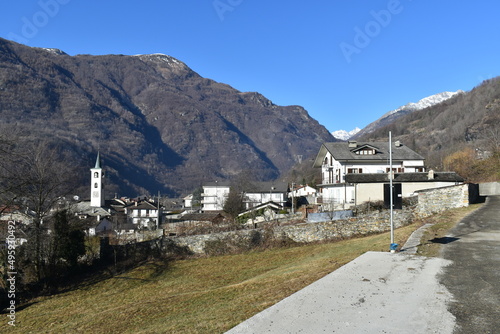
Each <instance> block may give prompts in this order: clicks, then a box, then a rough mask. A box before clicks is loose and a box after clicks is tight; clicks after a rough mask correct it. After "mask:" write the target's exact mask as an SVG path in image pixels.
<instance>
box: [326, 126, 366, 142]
mask: <svg viewBox="0 0 500 334" xmlns="http://www.w3.org/2000/svg"><path fill="white" fill-rule="evenodd" d="M359 131H361V129H360V128H358V127H356V128H355V129H354V130H351V131H349V132H347V131H346V130H337V131H333V132H332V135H333V137H335V138H336V139H339V140H349V139H350V138H351V137H352V136H354V135H355V134H356V133H358V132H359Z"/></svg>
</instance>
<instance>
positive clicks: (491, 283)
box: [439, 197, 500, 334]
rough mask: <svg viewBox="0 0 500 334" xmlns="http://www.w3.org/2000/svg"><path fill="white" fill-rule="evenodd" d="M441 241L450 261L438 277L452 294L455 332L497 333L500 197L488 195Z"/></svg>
mask: <svg viewBox="0 0 500 334" xmlns="http://www.w3.org/2000/svg"><path fill="white" fill-rule="evenodd" d="M443 242H444V243H445V244H444V247H443V252H442V257H443V258H444V259H447V260H451V261H452V264H450V265H449V266H448V267H446V268H445V269H444V271H443V274H442V275H441V276H440V279H439V280H440V282H441V283H442V284H443V285H444V286H446V287H447V289H448V290H449V291H450V292H451V293H452V295H453V301H452V302H451V303H450V304H449V310H450V311H451V313H452V314H453V315H454V316H455V318H456V325H457V329H456V330H455V332H454V334H462V333H463V334H465V333H467V334H470V333H481V334H486V333H500V197H489V198H488V199H487V201H486V204H485V205H484V206H483V207H482V208H481V209H479V210H477V211H475V212H474V213H473V214H471V215H469V216H468V217H466V218H464V219H463V220H462V221H461V222H460V223H459V224H458V225H457V226H456V227H455V228H454V229H453V230H452V231H451V233H450V234H449V236H448V238H447V239H446V240H443Z"/></svg>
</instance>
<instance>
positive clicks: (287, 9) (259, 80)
mask: <svg viewBox="0 0 500 334" xmlns="http://www.w3.org/2000/svg"><path fill="white" fill-rule="evenodd" d="M499 13H500V2H498V1H494V0H488V1H484V0H476V1H456V0H455V1H449V0H440V1H431V0H315V1H310V2H306V1H297V0H287V1H284V0H283V1H282V0H276V1H269V0H183V1H181V0H158V1H153V0H141V1H133V0H120V1H116V0H106V1H102V0H100V1H97V0H85V1H83V0H21V1H2V3H1V4H0V37H2V38H6V39H9V40H13V41H16V42H20V43H22V44H25V45H28V46H34V47H44V48H58V49H61V50H63V51H64V52H66V53H68V54H70V55H77V54H92V55H103V54H125V55H135V54H149V53H163V54H167V55H170V56H173V57H175V58H177V59H179V60H181V61H183V62H184V63H186V64H187V65H188V66H189V67H190V68H191V69H193V70H194V71H196V72H197V73H198V74H200V75H201V76H203V77H206V78H210V79H213V80H215V81H218V82H223V83H226V84H229V85H231V86H232V87H234V88H235V89H237V90H239V91H256V92H259V93H261V94H263V95H264V96H265V97H267V98H268V99H270V100H271V101H273V102H274V103H275V104H278V105H300V106H303V107H304V108H305V109H306V110H307V111H308V112H309V114H310V115H311V116H312V117H313V118H315V119H316V120H318V121H319V123H321V124H322V125H324V126H325V127H326V128H327V129H328V130H329V131H335V130H339V129H344V130H348V131H349V130H352V129H353V128H355V127H360V128H363V127H364V126H366V125H368V124H369V123H371V122H373V121H375V120H376V119H378V118H379V117H380V116H382V115H383V114H385V113H386V112H388V111H390V110H393V109H396V108H398V107H399V106H401V105H404V104H406V103H408V102H417V101H418V100H420V99H422V98H424V97H427V96H430V95H433V94H437V93H440V92H443V91H457V90H459V89H461V90H465V91H469V90H471V89H473V88H474V87H475V86H477V85H479V84H480V83H481V82H482V81H484V80H486V79H490V78H493V77H496V76H499V75H500V70H499V66H498V62H499V61H500V57H499V55H500V37H499V36H500V35H499V32H500V20H499V19H498V16H499Z"/></svg>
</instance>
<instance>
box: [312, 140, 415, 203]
mask: <svg viewBox="0 0 500 334" xmlns="http://www.w3.org/2000/svg"><path fill="white" fill-rule="evenodd" d="M389 160H390V159H389V143H388V142H371V143H361V142H360V143H358V142H356V141H349V142H334V143H324V144H323V145H321V148H320V150H319V152H318V154H317V156H316V159H315V161H314V164H313V166H314V167H315V168H321V177H322V183H321V184H320V185H319V187H320V191H321V196H320V197H319V198H318V202H319V204H322V205H323V206H324V207H325V208H326V207H330V208H328V210H331V209H333V208H338V207H342V208H346V207H349V206H351V205H354V204H355V203H356V196H357V194H356V188H355V186H354V184H353V183H350V182H348V181H347V180H346V176H347V175H350V174H384V173H385V174H387V173H389V172H391V165H390V162H389ZM424 161H425V159H424V158H423V157H422V156H421V155H420V154H418V153H416V152H414V151H413V150H411V149H410V148H409V147H407V146H405V145H403V144H402V143H400V142H395V143H393V144H392V172H394V173H423V172H425V166H424ZM367 197H368V198H372V197H373V198H375V197H377V198H378V197H380V193H378V192H377V193H376V194H375V193H373V194H370V193H369V194H368V195H367Z"/></svg>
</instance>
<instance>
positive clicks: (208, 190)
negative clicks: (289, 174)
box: [201, 181, 288, 212]
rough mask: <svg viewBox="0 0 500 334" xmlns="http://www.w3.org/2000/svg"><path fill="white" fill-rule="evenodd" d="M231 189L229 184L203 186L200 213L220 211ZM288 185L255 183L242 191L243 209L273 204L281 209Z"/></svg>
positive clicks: (217, 183)
mask: <svg viewBox="0 0 500 334" xmlns="http://www.w3.org/2000/svg"><path fill="white" fill-rule="evenodd" d="M230 189H231V183H230V182H220V181H218V182H211V183H207V184H205V185H203V193H202V194H201V196H202V201H201V204H202V211H203V212H210V211H222V210H223V208H224V203H225V202H226V199H227V196H228V195H229V191H230ZM287 193H288V185H287V184H286V183H275V184H270V183H256V184H254V185H252V186H249V188H248V189H245V190H244V193H243V203H244V206H245V209H251V208H253V207H255V206H257V205H261V204H264V203H269V202H273V203H276V204H277V205H279V206H281V207H282V208H283V207H284V206H285V204H286V202H287Z"/></svg>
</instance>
